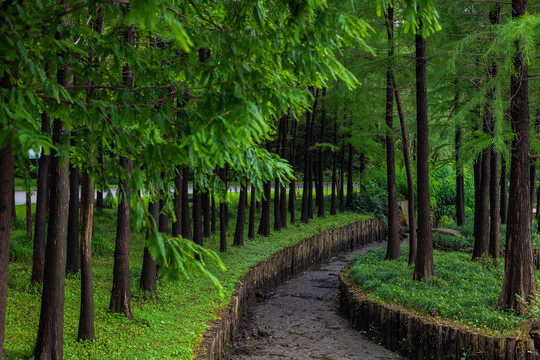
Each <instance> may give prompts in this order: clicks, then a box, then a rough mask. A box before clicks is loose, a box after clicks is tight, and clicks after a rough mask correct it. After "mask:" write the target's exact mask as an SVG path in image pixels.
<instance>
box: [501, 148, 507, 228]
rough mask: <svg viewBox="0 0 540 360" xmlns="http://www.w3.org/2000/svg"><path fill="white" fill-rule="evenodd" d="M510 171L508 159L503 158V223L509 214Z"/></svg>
mask: <svg viewBox="0 0 540 360" xmlns="http://www.w3.org/2000/svg"><path fill="white" fill-rule="evenodd" d="M507 184H508V173H507V169H506V161H505V160H504V158H502V161H501V224H506V216H507V214H508V191H507Z"/></svg>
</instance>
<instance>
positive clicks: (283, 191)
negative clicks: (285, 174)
mask: <svg viewBox="0 0 540 360" xmlns="http://www.w3.org/2000/svg"><path fill="white" fill-rule="evenodd" d="M281 121H282V122H283V124H282V126H281V158H282V159H287V144H288V142H287V133H288V128H289V113H287V114H285V116H283V118H282V119H281ZM279 218H280V219H279V222H280V226H281V227H282V228H284V227H285V228H286V227H287V187H286V186H285V185H281V186H280V195H279Z"/></svg>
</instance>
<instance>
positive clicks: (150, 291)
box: [139, 201, 161, 298]
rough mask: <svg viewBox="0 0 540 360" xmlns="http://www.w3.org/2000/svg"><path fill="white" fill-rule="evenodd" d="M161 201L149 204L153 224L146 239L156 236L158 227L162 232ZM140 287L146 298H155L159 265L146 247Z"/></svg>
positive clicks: (147, 232) (147, 231)
mask: <svg viewBox="0 0 540 360" xmlns="http://www.w3.org/2000/svg"><path fill="white" fill-rule="evenodd" d="M159 211H160V205H159V201H150V202H149V203H148V214H149V215H150V221H151V224H150V226H149V228H148V229H147V230H146V239H147V240H148V238H149V237H150V236H156V227H157V228H158V229H159V230H160V231H161V229H160V227H161V215H160V213H159ZM139 285H140V286H141V289H142V290H143V292H144V297H145V298H154V297H155V296H156V293H157V265H156V262H155V261H154V259H153V258H152V256H151V255H150V251H149V250H148V247H147V246H145V247H144V254H143V264H142V270H141V278H140V280H139Z"/></svg>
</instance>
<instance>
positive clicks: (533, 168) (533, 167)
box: [529, 159, 536, 211]
mask: <svg viewBox="0 0 540 360" xmlns="http://www.w3.org/2000/svg"><path fill="white" fill-rule="evenodd" d="M529 171H530V179H531V185H530V186H531V211H532V209H534V200H535V197H536V194H535V190H536V164H535V163H534V160H532V159H531V166H530V170H529Z"/></svg>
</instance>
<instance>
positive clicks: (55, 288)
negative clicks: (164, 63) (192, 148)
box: [6, 33, 69, 359]
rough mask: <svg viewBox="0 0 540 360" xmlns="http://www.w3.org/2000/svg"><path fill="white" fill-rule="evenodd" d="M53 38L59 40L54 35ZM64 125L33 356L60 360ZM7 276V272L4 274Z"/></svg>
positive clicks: (54, 164)
mask: <svg viewBox="0 0 540 360" xmlns="http://www.w3.org/2000/svg"><path fill="white" fill-rule="evenodd" d="M56 38H57V39H58V40H59V35H58V33H57V36H56ZM67 73H68V69H67V67H62V68H60V69H59V70H58V72H57V82H58V84H59V85H60V86H66V85H67ZM67 131H68V129H67V128H66V123H65V122H64V121H62V120H61V119H54V123H53V136H52V142H53V145H54V146H55V148H53V149H52V150H51V165H50V170H51V178H50V188H49V191H50V199H51V201H50V204H49V206H50V209H49V222H48V231H47V243H46V247H45V266H44V272H43V291H42V295H41V312H40V317H39V327H38V336H37V342H36V347H35V348H34V356H35V358H37V359H62V356H63V345H64V323H63V320H64V286H65V271H66V240H67V214H68V201H69V199H68V191H69V187H68V186H69V185H68V164H69V151H68V150H69V137H68V133H67ZM6 273H7V272H6Z"/></svg>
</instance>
